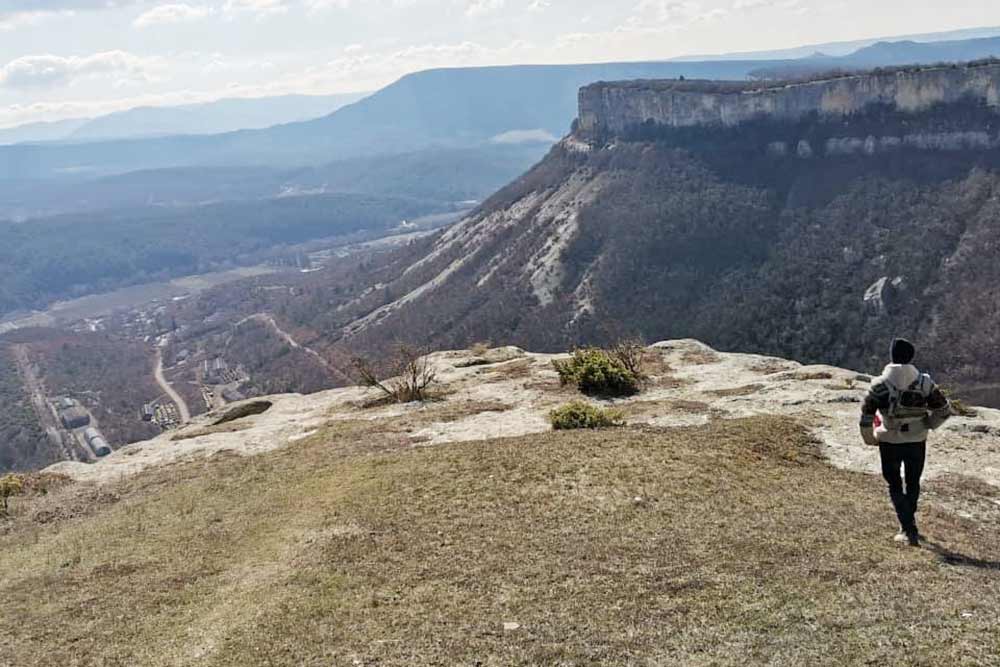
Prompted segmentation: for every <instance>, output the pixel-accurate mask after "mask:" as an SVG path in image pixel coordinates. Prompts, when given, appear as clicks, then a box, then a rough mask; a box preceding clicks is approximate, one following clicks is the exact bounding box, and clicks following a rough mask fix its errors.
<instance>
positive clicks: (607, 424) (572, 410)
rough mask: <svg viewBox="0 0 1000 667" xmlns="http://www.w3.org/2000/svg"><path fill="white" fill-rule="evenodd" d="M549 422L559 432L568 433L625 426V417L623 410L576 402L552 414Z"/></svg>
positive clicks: (557, 409)
mask: <svg viewBox="0 0 1000 667" xmlns="http://www.w3.org/2000/svg"><path fill="white" fill-rule="evenodd" d="M549 421H550V422H552V428H554V429H556V430H557V431H568V430H571V429H576V428H611V427H615V426H624V425H625V415H624V414H623V413H622V412H621V410H610V409H605V408H599V407H597V406H596V405H590V404H589V403H584V402H583V401H574V402H573V403H570V404H569V405H564V406H562V407H561V408H556V409H555V410H553V411H552V412H550V413H549Z"/></svg>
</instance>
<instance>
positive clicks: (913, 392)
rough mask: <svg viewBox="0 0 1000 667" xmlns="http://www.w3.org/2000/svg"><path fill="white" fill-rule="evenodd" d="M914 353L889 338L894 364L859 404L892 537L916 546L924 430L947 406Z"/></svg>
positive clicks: (948, 410) (906, 343) (948, 409)
mask: <svg viewBox="0 0 1000 667" xmlns="http://www.w3.org/2000/svg"><path fill="white" fill-rule="evenodd" d="M915 355H916V348H915V347H914V346H913V343H911V342H910V341H908V340H905V339H903V338H897V339H895V340H893V341H892V347H891V349H890V357H891V360H892V363H890V364H889V365H888V366H886V367H885V371H883V373H882V375H881V376H879V377H877V378H875V379H874V380H872V384H871V388H870V389H869V390H868V396H867V397H865V402H864V404H863V406H862V408H861V437H862V438H863V439H864V441H865V443H866V444H868V445H872V446H877V447H878V448H879V455H880V457H881V459H882V476H883V477H884V478H885V481H886V483H888V485H889V498H890V499H891V500H892V506H893V508H894V509H895V510H896V516H897V517H898V518H899V525H900V532H899V533H898V534H897V535H896V537H895V538H894V539H895V541H896V542H900V543H908V544H910V545H911V546H915V547H917V546H920V532H919V531H918V530H917V519H916V514H917V499H918V498H919V497H920V477H921V476H922V475H923V472H924V459H925V458H926V455H927V432H928V431H930V430H933V429H936V428H938V427H939V426H941V425H942V424H943V423H944V422H945V420H947V419H948V417H950V416H951V405H949V403H948V399H947V398H945V396H944V394H943V393H941V390H940V389H939V388H938V386H937V385H936V384H934V382H933V381H932V380H931V377H930V376H929V375H927V374H926V373H921V372H920V371H919V370H917V368H916V366H914V365H913V364H912V361H913V357H914V356H915ZM901 469H902V470H905V475H904V474H903V473H902V472H901ZM904 481H905V486H904Z"/></svg>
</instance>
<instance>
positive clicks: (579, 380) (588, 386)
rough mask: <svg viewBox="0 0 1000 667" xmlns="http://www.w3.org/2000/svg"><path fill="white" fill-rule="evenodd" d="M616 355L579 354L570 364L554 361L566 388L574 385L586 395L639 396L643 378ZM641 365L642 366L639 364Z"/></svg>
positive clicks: (603, 352) (601, 352)
mask: <svg viewBox="0 0 1000 667" xmlns="http://www.w3.org/2000/svg"><path fill="white" fill-rule="evenodd" d="M627 363H631V361H630V360H625V361H623V360H622V359H621V358H619V357H618V356H617V355H616V354H614V353H613V352H611V351H608V350H601V349H599V348H593V347H592V348H586V349H581V350H576V351H575V352H573V356H572V357H571V358H569V359H567V360H566V361H553V362H552V365H553V366H554V367H555V369H556V372H557V373H559V381H560V382H561V383H562V384H563V385H567V384H574V385H576V387H577V388H578V389H579V390H580V391H582V392H583V393H585V394H590V395H597V396H631V395H633V394H637V393H639V390H640V389H641V377H640V376H639V375H637V373H636V371H634V370H630V369H629V367H628V366H627V365H626V364H627ZM637 365H638V364H637Z"/></svg>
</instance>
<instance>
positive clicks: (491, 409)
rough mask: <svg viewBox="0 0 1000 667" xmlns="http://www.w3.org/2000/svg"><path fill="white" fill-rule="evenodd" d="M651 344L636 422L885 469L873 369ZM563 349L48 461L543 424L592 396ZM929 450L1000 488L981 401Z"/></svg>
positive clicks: (185, 454)
mask: <svg viewBox="0 0 1000 667" xmlns="http://www.w3.org/2000/svg"><path fill="white" fill-rule="evenodd" d="M652 349H653V350H655V352H656V355H657V356H658V357H659V361H660V362H662V364H664V365H665V367H669V369H670V371H669V372H668V373H667V375H666V376H662V375H657V374H656V373H654V374H653V375H654V377H653V380H652V382H651V385H650V386H649V387H648V388H647V389H646V390H645V391H644V392H643V393H641V394H640V395H638V396H636V397H634V398H630V399H626V400H616V401H613V402H611V403H612V404H613V405H614V406H615V407H618V408H622V409H624V410H626V412H627V414H628V421H629V422H630V423H633V424H651V425H655V426H662V427H671V426H690V425H698V424H704V423H706V422H707V421H708V420H709V419H730V418H738V417H747V416H753V415H783V416H786V417H787V418H788V419H794V420H797V421H800V422H802V423H804V424H806V425H807V426H808V428H809V429H810V430H811V431H812V432H813V434H814V435H815V436H816V438H817V440H818V441H819V442H820V443H821V444H822V449H823V452H824V453H825V454H826V456H827V457H828V458H829V459H830V461H831V462H832V463H833V464H834V465H837V466H840V467H844V468H848V469H852V470H860V471H864V472H868V473H872V474H877V473H878V470H879V466H878V451H877V450H876V449H874V448H871V447H868V446H865V445H864V444H863V443H862V442H861V438H860V436H859V435H858V416H859V413H860V407H861V400H862V398H863V397H864V394H865V392H866V390H867V388H868V378H867V377H865V376H859V374H858V373H857V372H855V371H850V370H845V369H841V368H833V367H829V366H802V365H800V364H797V363H795V362H791V361H786V360H783V359H776V358H771V357H762V356H757V355H749V354H729V353H722V352H716V351H715V350H712V349H711V348H709V347H708V346H706V345H703V344H702V343H699V342H697V341H693V340H680V341H668V342H663V343H657V344H656V345H654V346H653V347H652ZM564 356H565V355H546V354H531V353H527V352H524V351H523V350H520V349H518V348H510V347H509V348H499V349H495V350H491V351H489V352H487V353H485V354H480V355H476V354H474V353H472V352H469V351H455V352H439V353H435V354H433V355H430V357H429V359H430V360H431V362H432V363H433V365H434V366H435V367H436V368H437V369H438V371H439V377H440V380H441V385H442V387H443V388H445V389H447V391H448V393H447V395H446V398H445V401H444V402H443V403H431V404H427V405H420V404H410V405H390V406H385V407H378V408H365V407H361V405H362V404H364V403H365V402H366V401H369V400H371V399H373V398H376V397H377V395H376V394H375V393H373V392H372V391H371V390H367V389H363V388H358V387H354V388H348V389H337V390H333V391H327V392H321V393H318V394H313V395H310V396H300V395H296V394H291V395H282V396H274V397H269V398H268V400H269V401H272V402H273V407H272V408H271V409H270V410H268V411H267V412H264V413H262V414H259V415H254V416H251V417H246V418H244V419H242V420H239V421H237V422H233V423H232V425H233V426H236V427H238V428H241V429H242V430H238V431H232V432H225V433H210V434H204V435H197V434H198V433H199V432H203V431H204V430H205V429H206V427H208V426H209V425H210V424H211V423H212V422H213V421H214V420H215V419H217V418H218V415H207V416H203V417H199V418H196V419H195V421H194V422H193V423H192V424H189V425H188V426H186V427H184V428H183V429H181V430H180V431H176V432H171V433H165V434H163V435H161V436H159V437H157V438H155V439H153V440H150V441H147V442H142V443H138V444H135V445H131V446H128V447H125V448H123V449H121V450H119V451H117V452H115V453H113V454H112V455H110V456H108V457H107V458H105V459H103V460H101V461H99V462H97V463H94V464H83V463H68V462H67V463H59V464H56V465H54V466H51V467H50V468H49V469H48V470H49V471H52V472H59V473H64V474H67V475H69V476H71V477H73V478H75V479H77V480H80V481H89V482H96V483H101V482H114V481H117V480H119V479H121V478H122V477H123V476H129V475H133V474H136V473H138V472H140V471H142V470H144V469H146V468H149V467H151V466H162V465H168V464H171V463H176V462H181V461H188V460H193V459H197V458H203V457H208V456H212V455H214V454H218V453H220V452H231V453H237V454H241V455H247V456H250V455H254V454H257V453H261V452H265V451H269V450H272V449H276V448H280V447H294V446H295V445H296V444H297V443H299V442H302V441H303V440H305V439H307V438H309V437H310V436H312V435H313V434H315V433H317V431H318V430H319V429H322V428H323V427H325V426H329V425H331V424H335V423H336V422H337V421H340V420H350V421H357V420H372V421H376V420H391V419H394V418H408V419H411V420H412V421H413V422H414V423H418V424H420V425H419V427H418V428H415V429H413V430H412V432H410V433H409V434H408V437H409V438H410V439H411V442H412V446H414V447H431V446H435V445H441V444H445V443H452V442H467V441H477V440H484V439H494V438H505V437H515V436H522V435H528V434H531V433H541V432H543V431H547V430H548V429H549V428H550V426H549V422H548V412H549V411H550V410H551V409H552V408H554V407H556V406H558V405H562V404H565V403H567V402H569V401H570V400H574V399H579V398H581V396H580V395H579V394H578V393H577V392H576V391H575V389H572V388H563V387H560V386H559V382H558V376H557V375H556V373H555V371H554V370H553V368H552V363H551V362H552V360H553V359H557V358H560V357H564ZM872 370H876V369H872ZM879 370H880V369H879ZM594 402H595V403H596V402H599V401H594ZM448 405H467V406H477V405H482V406H488V409H487V407H484V409H483V410H482V411H477V410H475V409H471V410H469V411H468V414H464V416H460V417H459V418H457V419H438V418H436V417H435V415H436V414H438V413H437V412H435V411H436V410H440V409H441V408H442V407H447V406H448ZM177 438H181V439H177ZM929 451H930V454H929V460H928V467H927V475H928V477H930V478H933V477H936V476H940V475H944V474H948V473H958V474H963V475H969V476H972V477H977V478H979V479H981V480H983V481H985V482H987V483H990V484H994V485H997V486H1000V411H997V410H987V409H980V410H979V411H978V416H977V417H975V418H959V417H954V418H952V419H951V420H950V421H949V422H948V423H947V424H945V426H944V427H943V428H942V429H940V430H939V431H937V432H935V433H934V434H932V437H931V440H930V450H929Z"/></svg>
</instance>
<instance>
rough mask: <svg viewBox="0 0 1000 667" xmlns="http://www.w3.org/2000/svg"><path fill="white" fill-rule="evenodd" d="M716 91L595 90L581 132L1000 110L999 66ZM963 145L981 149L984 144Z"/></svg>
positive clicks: (658, 87)
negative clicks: (959, 108)
mask: <svg viewBox="0 0 1000 667" xmlns="http://www.w3.org/2000/svg"><path fill="white" fill-rule="evenodd" d="M713 87H715V84H709V85H708V86H707V87H705V89H704V90H699V89H698V87H697V83H695V84H693V85H687V86H684V85H679V84H678V82H658V81H639V82H627V83H595V84H592V85H590V86H586V87H585V88H583V89H581V91H580V122H579V128H580V131H581V133H582V134H583V135H585V136H594V135H599V134H602V133H608V134H611V135H615V136H617V135H619V134H620V133H622V132H625V131H626V130H627V129H629V128H632V127H638V126H641V125H643V124H644V123H647V122H652V123H655V124H657V125H662V126H667V127H691V126H696V125H715V126H718V125H723V126H730V127H731V126H734V125H739V124H741V123H744V122H747V121H750V120H753V119H755V118H758V117H761V116H767V117H770V118H774V119H777V120H789V121H795V120H798V119H800V118H804V117H806V116H807V115H809V114H811V113H819V114H822V115H830V116H833V115H836V116H843V115H850V114H853V113H857V112H859V111H861V110H863V109H864V108H865V107H868V106H871V105H875V104H881V105H888V106H891V107H895V108H897V109H899V110H901V111H905V112H919V111H923V110H926V109H929V108H931V107H933V106H934V105H936V104H948V103H953V102H958V101H961V100H962V99H965V98H973V99H977V100H983V101H984V102H985V103H986V104H987V105H988V106H990V107H996V106H998V105H1000V65H985V66H981V67H956V68H952V67H938V68H927V69H923V70H920V71H910V72H903V71H900V72H883V73H868V74H859V75H856V76H845V77H839V78H831V79H827V80H822V81H809V82H804V83H793V84H777V85H772V86H770V87H768V86H767V85H765V84H746V85H745V86H742V87H735V88H732V89H729V90H722V91H716V90H713ZM977 134H978V131H977ZM989 139H990V138H989V137H985V140H986V141H989ZM960 141H961V142H962V143H966V144H967V143H969V142H972V143H980V142H982V141H984V138H983V136H976V137H963V138H962V139H960ZM929 143H930V144H935V143H937V141H936V140H934V139H932V140H930V142H929Z"/></svg>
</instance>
